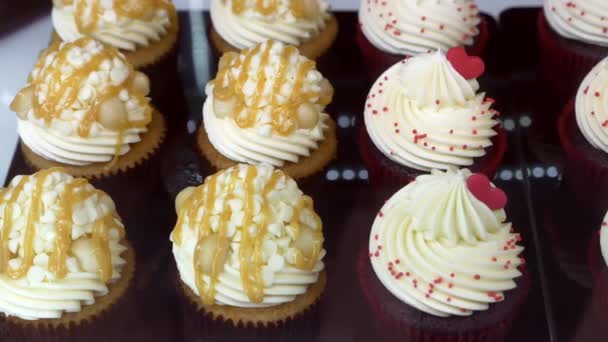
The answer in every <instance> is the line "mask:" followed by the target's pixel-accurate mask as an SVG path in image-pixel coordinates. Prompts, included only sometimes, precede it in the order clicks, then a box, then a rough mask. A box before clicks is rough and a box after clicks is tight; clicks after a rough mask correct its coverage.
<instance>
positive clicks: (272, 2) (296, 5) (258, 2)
mask: <svg viewBox="0 0 608 342" xmlns="http://www.w3.org/2000/svg"><path fill="white" fill-rule="evenodd" d="M304 1H312V0H291V1H290V2H289V10H290V12H291V14H292V15H293V16H294V17H295V18H303V17H304V16H305V10H304ZM250 8H251V9H253V10H254V11H255V12H258V13H260V14H262V15H270V14H273V13H275V12H277V9H278V8H279V0H255V2H254V5H253V7H252V6H250V5H249V4H248V1H247V0H232V11H233V12H234V13H236V14H241V13H243V12H244V11H245V10H247V9H250Z"/></svg>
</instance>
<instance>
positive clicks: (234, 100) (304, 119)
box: [211, 40, 333, 135]
mask: <svg viewBox="0 0 608 342" xmlns="http://www.w3.org/2000/svg"><path fill="white" fill-rule="evenodd" d="M211 85H212V86H213V96H214V99H215V100H217V101H219V102H220V103H219V105H217V104H216V106H215V114H216V115H217V116H218V117H225V116H229V118H230V119H231V120H234V121H235V122H236V124H237V125H238V126H239V127H241V128H250V127H254V126H256V127H259V126H265V127H267V128H268V129H271V130H272V131H273V132H274V133H277V134H280V135H289V134H291V133H292V132H293V131H294V130H296V129H299V128H303V129H312V128H314V127H316V126H317V125H319V116H320V113H322V112H323V110H324V109H325V106H326V105H327V104H329V103H330V102H331V99H332V96H333V88H332V87H331V85H330V84H329V82H328V81H327V80H326V79H325V78H323V76H322V75H321V73H319V72H318V71H317V70H316V65H315V62H314V61H311V60H309V59H308V58H306V57H304V56H302V55H301V54H300V53H299V52H298V49H297V48H295V47H293V46H289V45H284V44H283V43H280V42H276V41H272V40H269V41H266V42H264V43H262V44H259V45H256V46H255V47H253V48H248V49H245V50H243V51H241V52H240V53H238V54H237V53H232V52H229V53H226V54H224V55H223V56H222V58H221V60H220V63H219V70H218V72H217V76H216V78H215V79H214V80H213V81H212V82H211Z"/></svg>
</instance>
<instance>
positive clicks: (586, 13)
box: [544, 0, 608, 46]
mask: <svg viewBox="0 0 608 342" xmlns="http://www.w3.org/2000/svg"><path fill="white" fill-rule="evenodd" d="M544 14H545V18H546V19H547V22H548V23H549V25H550V26H551V28H552V29H553V30H554V31H555V32H557V33H558V34H559V35H560V36H562V37H565V38H569V39H574V40H578V41H581V42H585V43H588V44H593V45H600V46H608V6H606V3H605V2H604V1H602V0H578V1H572V0H545V3H544Z"/></svg>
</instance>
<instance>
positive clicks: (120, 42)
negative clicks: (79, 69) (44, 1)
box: [52, 0, 179, 69]
mask: <svg viewBox="0 0 608 342" xmlns="http://www.w3.org/2000/svg"><path fill="white" fill-rule="evenodd" d="M52 18H53V27H54V28H55V32H56V34H55V35H54V41H61V40H62V41H65V42H73V41H75V40H78V39H80V38H82V37H89V38H94V39H96V40H99V41H100V42H103V43H104V44H107V45H110V46H113V47H115V48H117V49H120V50H121V52H123V53H124V55H125V56H126V58H127V60H128V61H129V63H131V64H133V66H134V67H135V68H136V69H140V68H143V67H146V66H150V65H153V64H157V63H159V62H160V61H161V60H162V59H163V58H166V57H167V55H168V54H169V53H170V52H171V51H172V50H175V48H176V43H177V38H178V31H179V23H178V19H177V11H176V9H175V6H174V5H173V4H172V3H171V1H169V0H136V1H135V0H53V15H52Z"/></svg>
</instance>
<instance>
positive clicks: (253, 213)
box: [171, 164, 325, 307]
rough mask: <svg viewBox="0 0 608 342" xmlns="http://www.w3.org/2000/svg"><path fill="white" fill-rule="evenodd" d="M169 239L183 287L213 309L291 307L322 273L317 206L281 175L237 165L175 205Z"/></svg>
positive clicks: (267, 168) (265, 168)
mask: <svg viewBox="0 0 608 342" xmlns="http://www.w3.org/2000/svg"><path fill="white" fill-rule="evenodd" d="M176 209H177V212H178V222H177V224H176V226H175V229H174V230H173V232H172V234H171V241H172V242H173V254H174V256H175V260H176V263H177V267H178V269H179V272H180V276H181V279H182V281H183V282H184V283H185V284H186V285H188V286H189V287H190V288H191V289H192V291H194V292H195V293H196V294H197V295H199V296H200V297H201V300H202V302H203V303H205V304H207V305H212V304H220V305H231V306H238V307H264V306H273V305H278V304H282V303H287V302H290V301H292V300H293V299H294V298H295V297H296V296H297V295H299V294H303V293H305V292H306V290H307V287H308V286H309V285H311V284H314V283H315V282H316V281H317V279H318V277H319V273H320V272H321V271H322V270H323V268H324V265H323V262H322V259H323V257H324V255H325V251H324V249H323V228H322V223H321V220H320V218H319V216H318V215H317V214H316V213H315V211H314V208H313V202H312V199H311V198H310V197H308V196H306V195H304V194H303V193H302V191H300V190H299V189H298V186H297V184H296V183H295V181H293V180H292V179H291V178H289V177H288V176H286V175H285V174H283V172H282V171H280V170H274V169H273V168H272V167H271V166H269V165H259V166H250V165H244V164H239V165H237V166H234V167H232V168H229V169H226V170H223V171H220V172H219V173H217V174H215V175H212V176H209V177H207V178H206V179H205V183H204V184H203V185H201V186H199V187H197V188H187V189H185V190H183V191H182V192H181V193H180V194H179V195H178V197H177V199H176Z"/></svg>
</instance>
